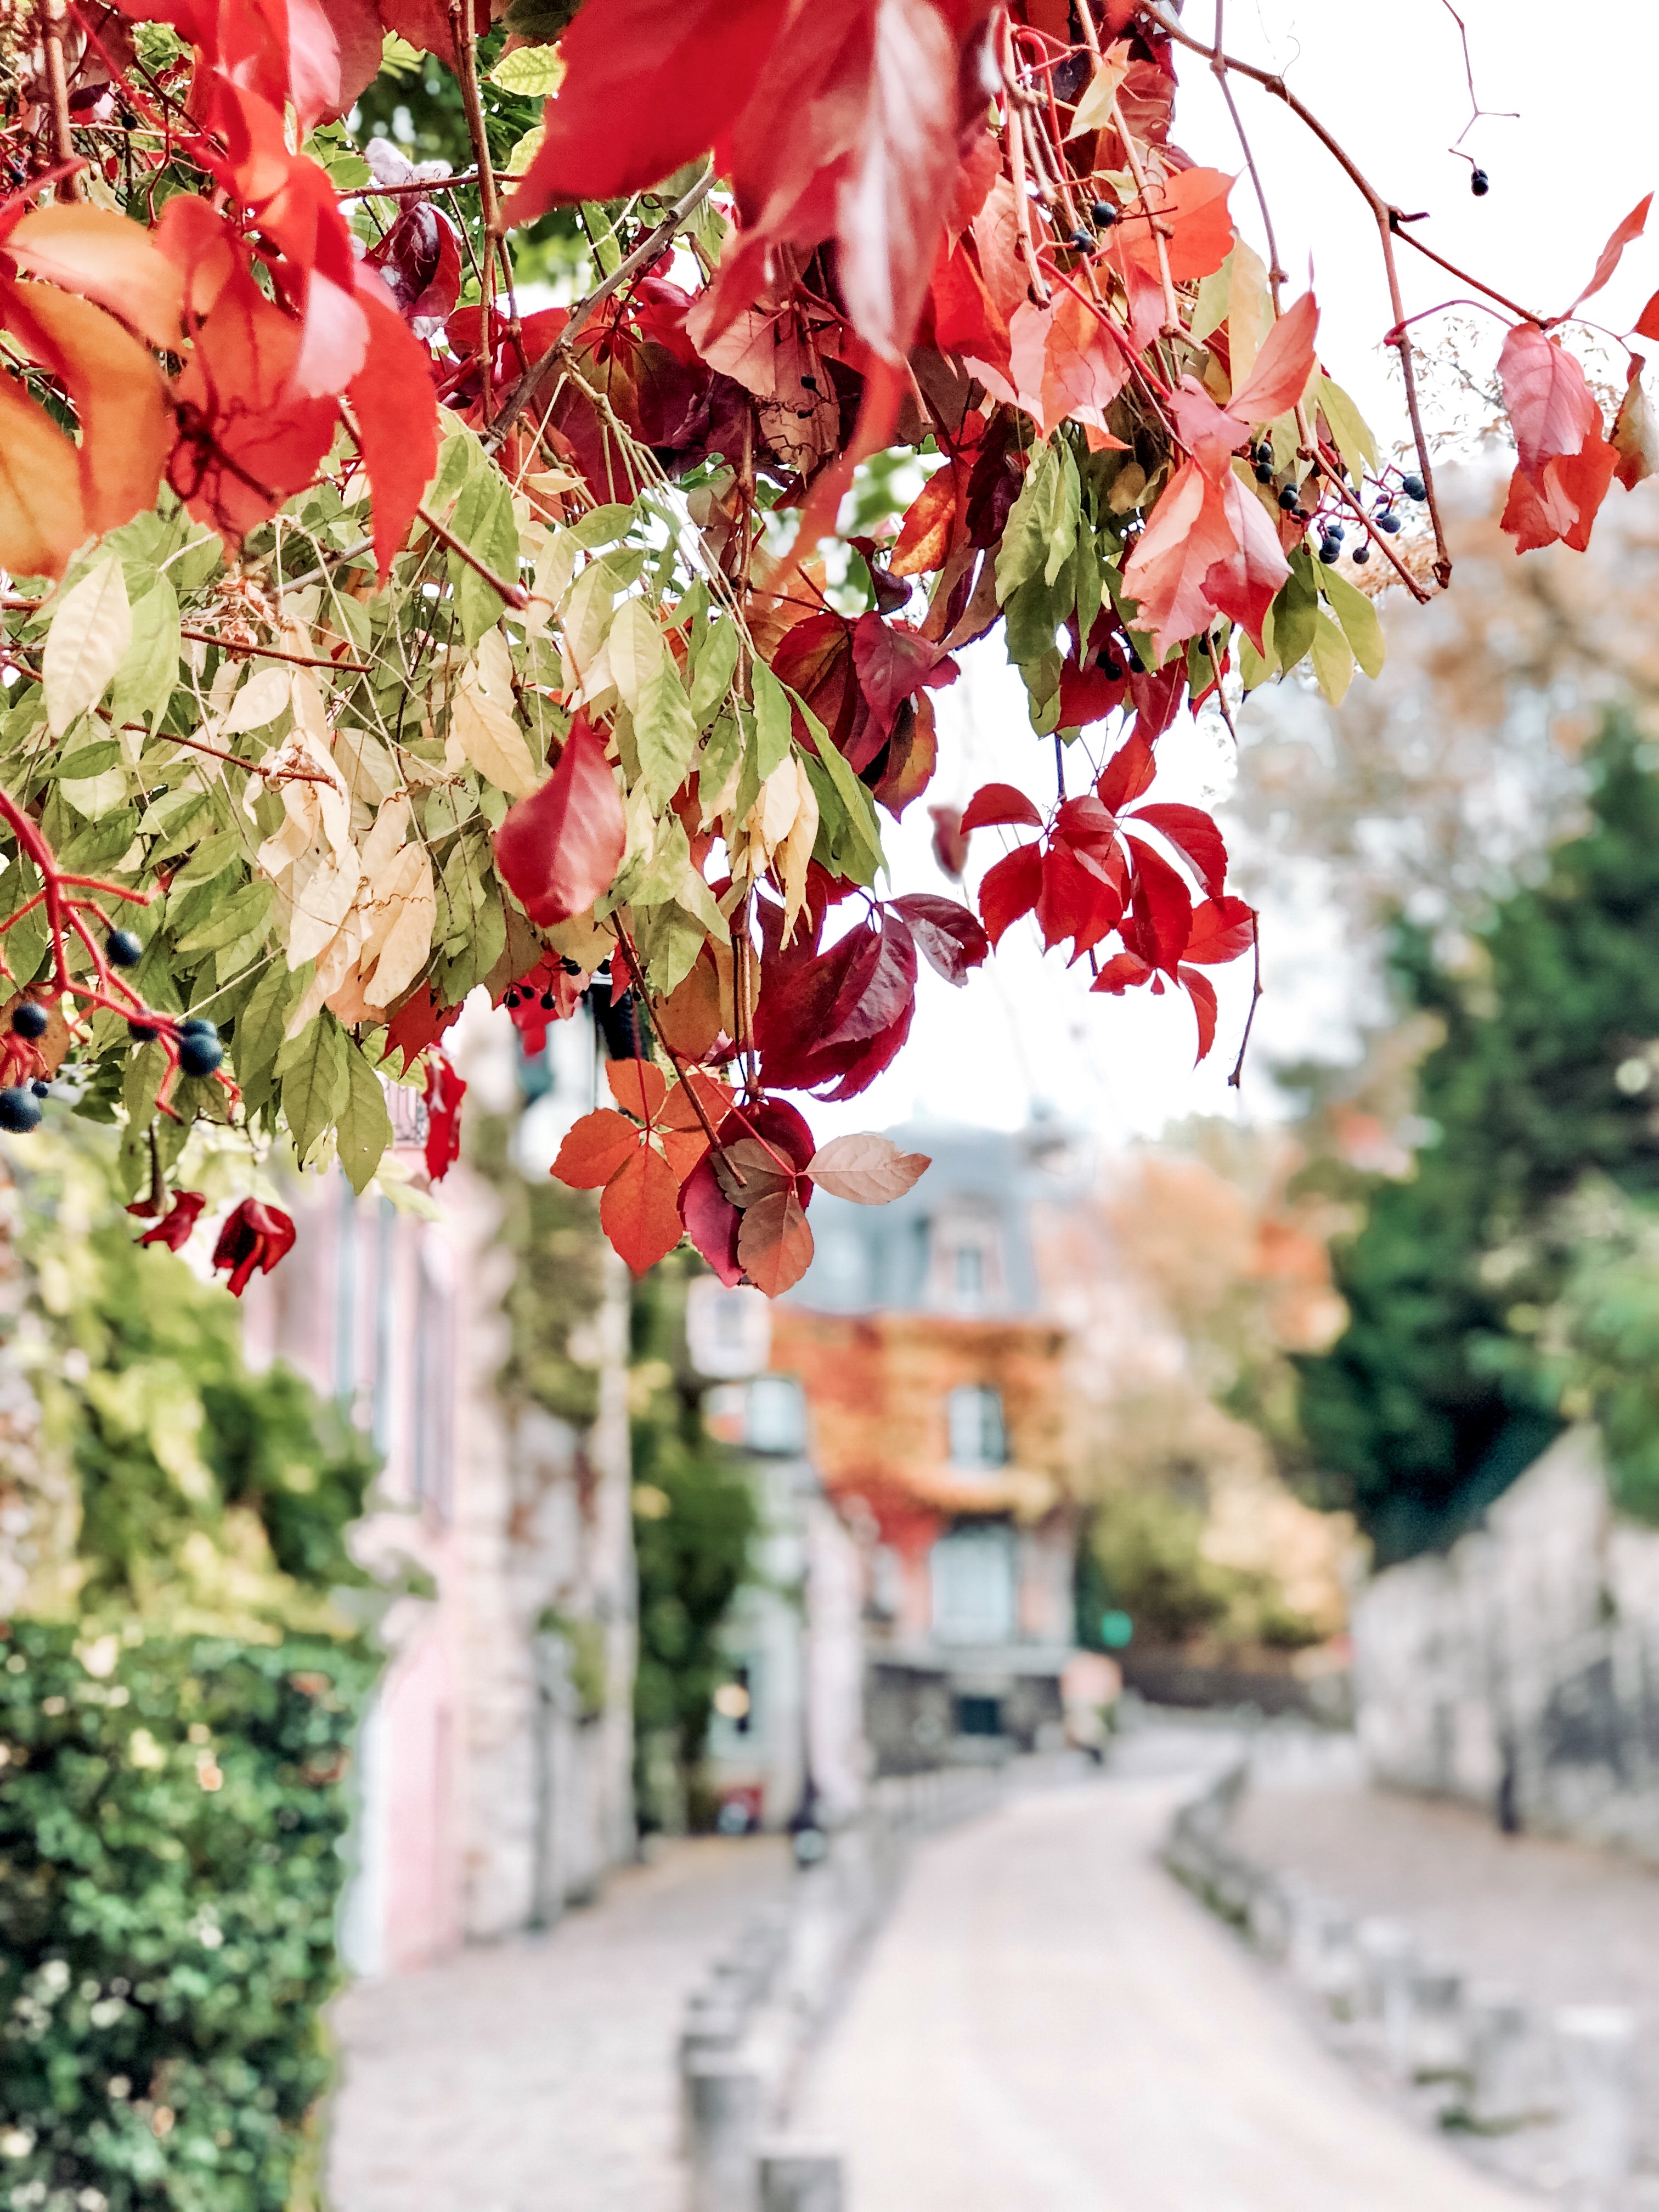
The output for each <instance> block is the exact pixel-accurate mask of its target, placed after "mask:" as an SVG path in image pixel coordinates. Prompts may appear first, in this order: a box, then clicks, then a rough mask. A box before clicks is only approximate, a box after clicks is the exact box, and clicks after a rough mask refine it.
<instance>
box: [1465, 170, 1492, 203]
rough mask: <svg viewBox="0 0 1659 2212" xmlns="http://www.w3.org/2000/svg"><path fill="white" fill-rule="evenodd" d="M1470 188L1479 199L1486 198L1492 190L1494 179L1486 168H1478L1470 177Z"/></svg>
mask: <svg viewBox="0 0 1659 2212" xmlns="http://www.w3.org/2000/svg"><path fill="white" fill-rule="evenodd" d="M1469 190H1470V191H1472V192H1473V193H1474V197H1476V199H1478V200H1483V199H1485V198H1486V194H1487V193H1488V192H1489V191H1491V190H1492V179H1491V178H1490V177H1489V176H1488V175H1487V174H1486V171H1485V170H1484V169H1476V170H1475V171H1474V173H1473V175H1472V176H1471V177H1470V179H1469Z"/></svg>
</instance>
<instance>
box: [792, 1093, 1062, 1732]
mask: <svg viewBox="0 0 1659 2212" xmlns="http://www.w3.org/2000/svg"><path fill="white" fill-rule="evenodd" d="M893 1134H894V1136H895V1138H896V1140H897V1141H898V1142H899V1144H900V1145H901V1146H902V1148H903V1149H905V1150H907V1151H919V1152H926V1153H927V1154H929V1155H930V1156H931V1158H932V1160H933V1165H932V1166H931V1168H930V1169H929V1170H928V1171H927V1174H926V1175H924V1176H922V1177H921V1181H920V1182H918V1183H917V1184H916V1185H915V1187H914V1188H912V1189H911V1190H910V1191H908V1193H907V1194H905V1195H904V1196H903V1197H902V1198H901V1199H898V1200H895V1201H894V1202H893V1203H892V1204H890V1205H888V1206H855V1205H853V1204H851V1203H850V1202H848V1201H846V1200H839V1199H836V1198H833V1197H830V1196H829V1195H828V1194H825V1193H823V1192H819V1193H818V1194H816V1195H815V1197H814V1200H813V1203H812V1210H811V1226H812V1231H813V1236H814V1238H815V1241H816V1255H815V1257H814V1260H813V1262H812V1265H811V1268H810V1269H809V1270H808V1272H807V1273H806V1275H805V1278H804V1279H803V1280H802V1281H801V1283H800V1284H799V1285H798V1287H797V1288H796V1290H795V1291H793V1292H791V1293H790V1294H789V1295H788V1296H787V1297H786V1298H784V1299H783V1300H781V1302H780V1304H778V1306H777V1308H776V1310H775V1315H774V1321H773V1332H772V1345H771V1355H770V1363H769V1364H770V1370H771V1371H770V1373H769V1376H767V1377H765V1378H764V1389H765V1390H766V1391H768V1392H769V1393H771V1394H773V1396H774V1398H775V1401H776V1403H777V1404H778V1405H780V1406H781V1405H782V1404H783V1403H784V1402H785V1400H784V1397H783V1395H782V1394H783V1393H785V1392H787V1390H788V1389H790V1387H791V1385H792V1384H793V1386H794V1388H795V1389H797V1390H798V1392H799V1398H798V1400H797V1401H796V1402H797V1403H798V1405H799V1415H800V1419H801V1424H802V1425H801V1430H800V1436H801V1443H800V1444H799V1445H798V1446H797V1447H796V1449H804V1450H805V1452H806V1454H807V1455H808V1456H809V1457H810V1462H811V1468H812V1469H813V1471H814V1473H815V1474H816V1477H817V1480H818V1482H819V1483H821V1485H822V1486H823V1492H825V1494H826V1495H827V1496H828V1498H829V1499H830V1500H831V1501H832V1502H833V1504H834V1505H835V1508H836V1511H837V1513H838V1514H839V1516H840V1517H841V1519H842V1522H843V1523H844V1524H845V1526H846V1528H848V1531H849V1532H850V1534H852V1536H853V1538H854V1542H855V1544H856V1547H857V1559H858V1566H859V1577H860V1601H861V1604H860V1609H861V1612H862V1615H863V1625H864V1672H865V1724H866V1732H867V1736H868V1742H869V1758H870V1761H871V1763H872V1766H873V1769H874V1771H876V1772H878V1773H903V1772H908V1771H915V1770H916V1769H920V1768H924V1767H930V1766H937V1765H944V1764H946V1763H949V1762H951V1761H953V1760H956V1761H961V1760H973V1759H995V1758H1000V1757H1002V1756H1005V1755H1006V1753H1009V1752H1010V1751H1012V1750H1031V1749H1035V1748H1038V1747H1046V1746H1048V1745H1050V1744H1057V1743H1059V1741H1060V1740H1061V1736H1062V1733H1063V1724H1064V1699H1063V1695H1062V1686H1061V1678H1062V1675H1063V1674H1064V1671H1065V1668H1066V1662H1067V1661H1068V1659H1069V1658H1070V1657H1071V1656H1072V1654H1073V1572H1074V1558H1075V1551H1076V1540H1077V1525H1078V1504H1077V1500H1078V1494H1079V1486H1078V1480H1077V1478H1078V1474H1079V1460H1078V1452H1079V1439H1078V1437H1077V1436H1076V1434H1075V1431H1074V1428H1073V1422H1072V1419H1071V1412H1070V1407H1071V1398H1070V1394H1069V1393H1068V1391H1067V1389H1066V1359H1067V1353H1068V1348H1069V1332H1068V1330H1067V1328H1066V1325H1065V1323H1064V1322H1063V1321H1062V1320H1061V1319H1060V1317H1059V1316H1057V1315H1056V1314H1055V1312H1054V1310H1052V1308H1051V1307H1050V1305H1049V1304H1048V1301H1047V1299H1046V1298H1045V1295H1044V1292H1043V1289H1042V1284H1041V1281H1040V1279H1039V1273H1038V1266H1037V1256H1036V1243H1037V1216H1038V1214H1039V1213H1040V1212H1042V1210H1043V1209H1046V1208H1050V1207H1054V1206H1063V1205H1064V1204H1065V1203H1066V1201H1067V1200H1068V1199H1075V1198H1077V1197H1079V1196H1080V1195H1081V1194H1082V1193H1083V1191H1084V1189H1085V1188H1086V1178H1085V1164H1084V1162H1083V1161H1082V1160H1081V1158H1079V1155H1078V1153H1077V1152H1076V1151H1075V1149H1074V1146H1073V1142H1072V1140H1071V1139H1070V1137H1069V1136H1068V1134H1067V1133H1066V1132H1065V1131H1063V1130H1061V1129H1060V1127H1058V1126H1055V1125H1048V1124H1042V1123H1039V1124H1037V1125H1036V1126H1035V1127H1032V1128H1030V1129H1028V1130H1026V1131H1024V1132H1022V1133H1019V1134H1018V1135H1012V1136H1011V1135H1006V1134H1002V1133H997V1132H994V1131H988V1130H975V1129H967V1128H956V1127H937V1128H935V1127H913V1128H907V1129H902V1130H898V1131H895V1132H893ZM753 1387H755V1388H757V1389H758V1388H760V1387H761V1386H759V1385H757V1386H753ZM759 1402H761V1403H765V1402H767V1401H765V1400H764V1399H763V1400H762V1401H759ZM774 1418H775V1417H774Z"/></svg>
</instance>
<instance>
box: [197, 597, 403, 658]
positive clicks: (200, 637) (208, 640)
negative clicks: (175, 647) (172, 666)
mask: <svg viewBox="0 0 1659 2212" xmlns="http://www.w3.org/2000/svg"><path fill="white" fill-rule="evenodd" d="M293 589H294V586H292V585H290V586H289V590H290V591H292V590H293ZM179 636H180V637H193V638H194V639H195V640H196V641H197V644H198V645H216V646H217V647H218V648H219V650H220V652H221V653H239V654H240V655H242V656H243V657H244V658H245V659H252V660H287V661H291V662H292V663H293V665H294V666H295V668H328V669H333V670H337V671H339V672H340V673H341V674H342V675H345V676H369V675H372V674H373V673H374V671H373V670H372V669H371V668H370V666H369V665H368V662H367V661H366V660H331V659H329V658H328V656H327V654H326V653H283V652H282V651H281V650H280V649H279V648H278V647H276V646H274V645H236V644H234V643H233V642H232V641H231V640H230V639H229V638H228V637H216V636H215V635H214V633H213V632H212V631H211V630H209V629H183V628H182V627H181V628H180V629H179Z"/></svg>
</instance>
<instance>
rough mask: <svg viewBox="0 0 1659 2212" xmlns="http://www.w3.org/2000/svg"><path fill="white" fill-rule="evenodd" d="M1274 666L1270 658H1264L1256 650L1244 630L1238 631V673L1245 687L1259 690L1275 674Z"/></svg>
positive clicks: (1249, 689) (1250, 689) (1248, 689)
mask: <svg viewBox="0 0 1659 2212" xmlns="http://www.w3.org/2000/svg"><path fill="white" fill-rule="evenodd" d="M1263 642H1264V643H1265V642H1266V641H1265V640H1264V641H1263ZM1273 667H1274V664H1273V662H1272V661H1270V660H1264V659H1262V657H1261V654H1260V653H1258V652H1257V651H1256V649H1255V647H1254V646H1253V645H1252V644H1251V643H1250V641H1249V638H1248V637H1246V636H1245V635H1244V633H1243V630H1240V632H1239V633H1238V673H1239V677H1240V678H1241V680H1242V682H1243V685H1244V689H1245V690H1247V691H1255V690H1258V689H1259V688H1260V686H1261V685H1262V684H1265V683H1266V682H1267V678H1269V677H1270V676H1271V675H1272V674H1273Z"/></svg>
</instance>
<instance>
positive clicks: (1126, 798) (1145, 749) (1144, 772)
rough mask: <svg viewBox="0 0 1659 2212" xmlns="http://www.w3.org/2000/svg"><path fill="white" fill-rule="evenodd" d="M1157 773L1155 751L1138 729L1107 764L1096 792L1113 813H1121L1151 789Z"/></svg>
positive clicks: (1106, 807) (1107, 809)
mask: <svg viewBox="0 0 1659 2212" xmlns="http://www.w3.org/2000/svg"><path fill="white" fill-rule="evenodd" d="M1157 774H1158V763H1157V762H1156V761H1155V760H1154V759H1153V757H1152V747H1151V745H1150V744H1148V743H1147V742H1146V738H1143V737H1142V736H1141V734H1140V732H1139V730H1137V731H1135V732H1134V733H1133V736H1132V737H1130V738H1128V739H1127V741H1126V742H1125V743H1124V744H1121V745H1120V746H1119V747H1118V749H1117V750H1116V751H1115V753H1114V754H1113V755H1112V757H1111V758H1110V760H1109V761H1108V762H1107V763H1106V765H1105V767H1104V768H1103V769H1102V770H1101V772H1100V781H1099V782H1098V783H1097V784H1096V786H1095V790H1096V792H1097V793H1098V795H1099V799H1100V803H1101V805H1103V807H1104V808H1105V809H1106V811H1107V812H1108V813H1109V814H1121V813H1122V811H1123V810H1124V808H1125V807H1126V806H1128V805H1132V804H1133V802H1134V800H1136V799H1139V796H1140V794H1141V793H1142V792H1143V791H1147V790H1150V789H1151V787H1152V778H1153V777H1154V776H1155V775H1157Z"/></svg>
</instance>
